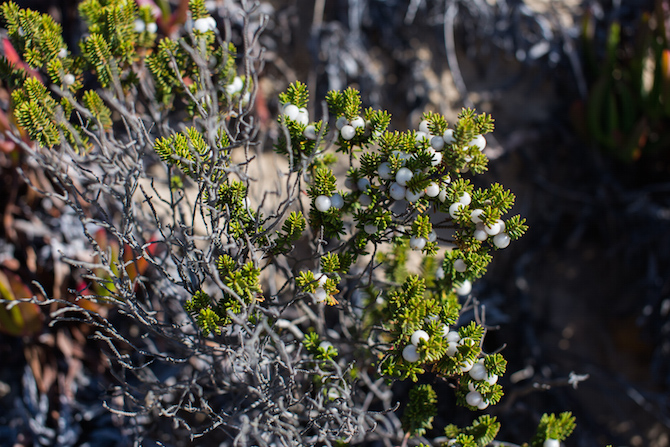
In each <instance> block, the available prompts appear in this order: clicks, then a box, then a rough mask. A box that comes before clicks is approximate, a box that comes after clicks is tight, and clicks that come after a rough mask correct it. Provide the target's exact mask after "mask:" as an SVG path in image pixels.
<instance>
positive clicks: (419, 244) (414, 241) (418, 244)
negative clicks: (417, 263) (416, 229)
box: [409, 236, 426, 250]
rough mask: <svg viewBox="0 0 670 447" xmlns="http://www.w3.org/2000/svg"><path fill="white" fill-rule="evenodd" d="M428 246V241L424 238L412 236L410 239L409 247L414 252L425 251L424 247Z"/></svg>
mask: <svg viewBox="0 0 670 447" xmlns="http://www.w3.org/2000/svg"><path fill="white" fill-rule="evenodd" d="M425 246H426V240H425V239H424V238H422V237H416V236H412V237H411V238H409V247H410V248H411V249H412V250H423V247H425Z"/></svg>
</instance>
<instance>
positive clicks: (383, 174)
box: [378, 161, 393, 180]
mask: <svg viewBox="0 0 670 447" xmlns="http://www.w3.org/2000/svg"><path fill="white" fill-rule="evenodd" d="M378 172H379V178H380V179H382V180H391V179H392V178H393V176H392V175H391V165H390V164H389V163H388V162H386V161H385V162H384V163H382V164H380V165H379V168H378Z"/></svg>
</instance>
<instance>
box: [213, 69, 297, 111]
mask: <svg viewBox="0 0 670 447" xmlns="http://www.w3.org/2000/svg"><path fill="white" fill-rule="evenodd" d="M242 88H244V81H243V80H242V78H240V77H239V76H235V79H233V82H231V83H230V84H229V85H228V86H226V91H227V92H228V94H229V95H234V94H235V93H239V92H241V91H242ZM299 110H300V109H298V111H299Z"/></svg>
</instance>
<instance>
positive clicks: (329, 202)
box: [314, 192, 344, 213]
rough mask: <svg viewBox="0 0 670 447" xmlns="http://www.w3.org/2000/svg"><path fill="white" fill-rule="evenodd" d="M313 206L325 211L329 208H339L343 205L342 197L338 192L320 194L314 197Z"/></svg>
mask: <svg viewBox="0 0 670 447" xmlns="http://www.w3.org/2000/svg"><path fill="white" fill-rule="evenodd" d="M314 206H315V207H316V209H317V210H318V211H321V212H322V213H325V212H326V211H328V210H329V209H331V208H336V209H338V210H339V209H340V208H342V207H343V206H344V198H343V197H342V195H341V194H340V193H337V192H336V193H335V194H333V195H332V196H330V197H328V196H324V195H320V196H318V197H317V198H316V199H314Z"/></svg>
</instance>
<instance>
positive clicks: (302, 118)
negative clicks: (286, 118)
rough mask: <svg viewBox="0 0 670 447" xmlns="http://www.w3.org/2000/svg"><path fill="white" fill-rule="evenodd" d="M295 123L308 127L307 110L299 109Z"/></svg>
mask: <svg viewBox="0 0 670 447" xmlns="http://www.w3.org/2000/svg"><path fill="white" fill-rule="evenodd" d="M295 121H296V122H298V123H300V124H302V125H303V126H306V125H307V123H309V113H308V112H307V109H306V108H304V107H301V108H300V109H298V116H297V117H296V118H295Z"/></svg>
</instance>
